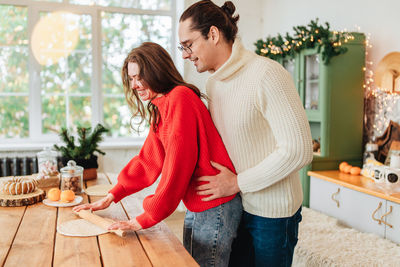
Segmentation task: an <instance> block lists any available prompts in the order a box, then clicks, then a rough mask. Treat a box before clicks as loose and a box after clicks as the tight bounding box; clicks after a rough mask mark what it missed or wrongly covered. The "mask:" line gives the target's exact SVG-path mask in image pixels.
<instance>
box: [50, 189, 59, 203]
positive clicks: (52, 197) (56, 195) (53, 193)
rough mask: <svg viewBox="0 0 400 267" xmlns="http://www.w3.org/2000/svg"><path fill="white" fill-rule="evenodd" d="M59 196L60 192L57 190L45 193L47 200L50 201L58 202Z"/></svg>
mask: <svg viewBox="0 0 400 267" xmlns="http://www.w3.org/2000/svg"><path fill="white" fill-rule="evenodd" d="M60 194H61V191H60V189H58V188H52V189H50V190H49V192H48V193H47V197H48V199H50V200H51V201H59V200H60Z"/></svg>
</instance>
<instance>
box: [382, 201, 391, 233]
mask: <svg viewBox="0 0 400 267" xmlns="http://www.w3.org/2000/svg"><path fill="white" fill-rule="evenodd" d="M392 211H393V206H390V208H389V211H388V212H387V213H385V214H383V215H382V217H381V222H382V223H383V224H386V225H387V226H389V227H390V228H393V225H391V224H388V223H387V222H385V221H384V220H383V217H385V216H387V215H389V214H390V213H392Z"/></svg>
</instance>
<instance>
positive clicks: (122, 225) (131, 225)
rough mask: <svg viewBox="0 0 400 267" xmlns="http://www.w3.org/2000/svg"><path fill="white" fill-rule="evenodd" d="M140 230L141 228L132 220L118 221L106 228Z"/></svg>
mask: <svg viewBox="0 0 400 267" xmlns="http://www.w3.org/2000/svg"><path fill="white" fill-rule="evenodd" d="M118 229H120V230H133V231H137V230H141V229H142V226H141V225H140V224H139V223H138V222H137V221H136V219H132V220H129V221H118V222H115V223H113V224H111V225H110V226H109V227H108V230H118Z"/></svg>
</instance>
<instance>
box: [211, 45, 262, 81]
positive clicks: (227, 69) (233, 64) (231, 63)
mask: <svg viewBox="0 0 400 267" xmlns="http://www.w3.org/2000/svg"><path fill="white" fill-rule="evenodd" d="M254 55H255V54H254V53H252V52H251V51H248V50H246V49H245V48H244V47H243V44H242V41H241V39H240V38H236V40H235V42H234V43H233V46H232V54H231V56H230V57H229V58H228V60H227V61H226V62H225V63H224V64H223V65H222V66H221V67H220V68H219V69H218V70H217V71H215V72H214V73H213V74H212V75H211V76H210V79H215V80H225V79H227V78H229V77H230V76H231V75H233V74H235V73H236V72H237V71H239V70H240V69H241V68H242V67H243V66H244V65H245V64H246V63H247V62H248V61H249V60H250V59H251V58H252V56H254Z"/></svg>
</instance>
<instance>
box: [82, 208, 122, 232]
mask: <svg viewBox="0 0 400 267" xmlns="http://www.w3.org/2000/svg"><path fill="white" fill-rule="evenodd" d="M74 213H75V214H77V215H78V216H79V217H81V218H82V219H85V220H87V221H89V222H91V223H93V224H95V225H97V226H99V227H101V228H103V229H104V230H107V231H108V232H111V233H114V234H116V235H119V236H121V237H125V236H126V234H127V233H126V231H124V230H120V229H118V230H108V226H110V225H111V224H113V223H114V221H113V220H111V219H108V218H103V217H101V216H99V215H96V214H94V213H92V212H90V211H89V210H81V211H79V212H76V211H74Z"/></svg>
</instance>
